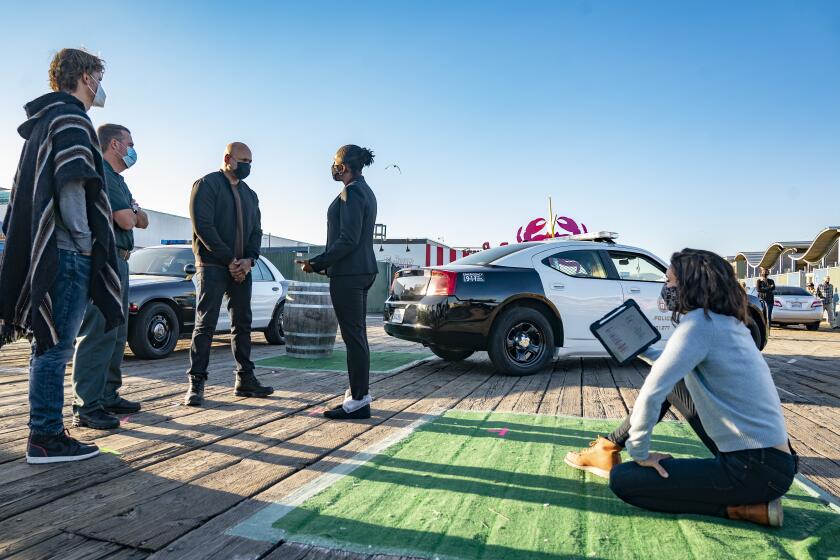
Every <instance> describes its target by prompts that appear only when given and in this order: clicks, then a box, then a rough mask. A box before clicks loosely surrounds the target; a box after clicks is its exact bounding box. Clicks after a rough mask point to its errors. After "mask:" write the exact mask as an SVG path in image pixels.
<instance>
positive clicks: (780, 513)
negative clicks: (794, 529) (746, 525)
mask: <svg viewBox="0 0 840 560" xmlns="http://www.w3.org/2000/svg"><path fill="white" fill-rule="evenodd" d="M784 513H785V512H784V510H782V500H781V499H777V500H773V501H772V502H769V503H766V504H751V505H748V506H727V507H726V517H728V518H729V519H740V520H742V521H750V522H752V523H758V524H759V525H767V526H769V527H781V526H782V522H783V521H784V518H785V515H784Z"/></svg>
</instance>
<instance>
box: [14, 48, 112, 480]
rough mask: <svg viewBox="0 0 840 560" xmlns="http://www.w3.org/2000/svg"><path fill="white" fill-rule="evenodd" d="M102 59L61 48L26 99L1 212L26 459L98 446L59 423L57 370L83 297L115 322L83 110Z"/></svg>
mask: <svg viewBox="0 0 840 560" xmlns="http://www.w3.org/2000/svg"><path fill="white" fill-rule="evenodd" d="M104 71H105V63H104V62H103V61H102V59H100V58H99V57H97V56H95V55H92V54H90V53H89V52H87V51H84V50H81V49H62V50H61V51H59V52H58V53H56V55H55V57H54V58H53V60H52V63H51V64H50V68H49V81H50V88H51V89H52V91H51V92H50V93H47V94H45V95H42V96H40V97H38V98H37V99H34V100H32V101H30V102H29V103H27V104H26V106H25V109H26V117H27V120H26V122H24V123H23V124H22V125H21V126H20V127H18V133H19V134H20V135H21V137H22V138H23V139H24V145H23V150H22V152H21V157H20V162H19V163H18V167H17V173H16V174H15V180H14V184H13V186H12V194H11V200H10V203H9V208H8V210H7V213H6V218H5V219H4V220H3V232H4V233H5V234H6V247H5V256H4V259H3V262H2V264H0V345H2V344H4V343H7V342H10V341H13V340H16V339H18V338H20V337H21V336H26V335H31V336H32V359H31V361H30V372H29V442H28V444H27V448H26V461H27V462H28V463H37V464H44V463H60V462H65V461H80V460H82V459H87V458H90V457H93V456H95V455H96V454H98V453H99V449H98V448H97V447H96V445H92V444H88V443H83V442H80V441H78V440H76V439H74V438H72V437H70V436H69V434H68V433H67V432H66V431H65V429H64V420H63V417H62V407H63V405H64V370H65V368H66V366H67V362H68V361H69V360H70V358H71V357H72V355H73V342H74V340H75V339H76V335H77V334H78V332H79V326H80V325H81V323H82V319H83V318H84V314H85V310H86V308H87V306H88V303H89V302H91V301H92V302H93V305H95V306H96V307H97V308H98V309H99V311H100V313H102V316H103V330H111V329H114V328H115V327H117V326H119V325H120V324H121V323H122V322H124V321H125V315H124V313H123V310H122V306H121V301H120V295H121V294H120V291H121V286H120V281H119V272H118V271H119V265H118V264H117V248H116V246H115V243H114V230H113V227H112V225H111V222H112V217H111V206H110V203H109V202H108V195H107V191H106V185H105V180H104V176H105V168H104V164H103V161H102V153H101V151H100V150H99V148H98V147H97V146H96V144H97V143H98V140H97V136H96V130H95V129H94V128H93V124H92V123H91V120H90V117H88V115H87V112H88V111H89V110H90V108H91V107H94V106H99V107H101V106H102V105H103V104H104V102H105V90H104V89H103V87H102V79H103V75H104Z"/></svg>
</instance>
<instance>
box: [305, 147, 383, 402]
mask: <svg viewBox="0 0 840 560" xmlns="http://www.w3.org/2000/svg"><path fill="white" fill-rule="evenodd" d="M372 162H373V153H372V152H371V151H370V150H368V149H367V148H360V147H359V146H354V145H348V146H342V147H341V148H340V149H339V150H338V153H337V154H336V156H335V163H334V164H333V166H332V175H333V179H335V180H336V181H341V182H343V183H344V189H343V190H342V191H341V193H340V194H339V195H338V196H337V197H336V198H335V200H334V201H333V203H332V204H331V205H330V208H329V210H328V211H327V248H326V250H325V251H324V253H322V254H320V255H318V256H317V257H315V258H313V259H311V260H309V261H300V262H301V264H302V265H303V267H302V268H303V270H304V271H306V272H324V273H326V275H327V276H329V277H330V295H331V296H332V304H333V308H334V309H335V315H336V318H337V319H338V325H339V328H340V329H341V337H342V338H343V339H344V344H345V345H346V347H347V373H348V375H349V377H350V389H348V390H347V392H346V393H345V395H344V402H343V403H342V405H341V406H338V407H336V408H334V409H333V410H327V411H326V412H324V416H326V417H327V418H332V419H358V418H370V402H371V397H370V391H369V384H370V347H369V346H368V340H367V325H366V321H365V315H366V312H367V294H368V290H370V287H371V286H372V285H373V282H374V280H376V273H377V270H378V268H377V265H376V257H375V255H374V253H373V229H374V224H375V223H376V195H374V194H373V191H372V190H371V188H370V187H369V186H368V184H367V183H366V182H365V178H364V177H363V176H362V168H363V167H366V166H368V165H370V164H371V163H372Z"/></svg>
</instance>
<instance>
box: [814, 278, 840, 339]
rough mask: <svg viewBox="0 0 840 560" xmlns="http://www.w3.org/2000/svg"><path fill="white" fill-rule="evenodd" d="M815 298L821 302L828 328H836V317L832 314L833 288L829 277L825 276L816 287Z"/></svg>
mask: <svg viewBox="0 0 840 560" xmlns="http://www.w3.org/2000/svg"><path fill="white" fill-rule="evenodd" d="M817 297H818V298H820V299H821V300H822V304H823V309H825V316H826V320H827V321H828V326H829V328H832V329H836V328H838V325H837V316H836V314H835V313H834V286H833V285H832V284H831V278H830V277H828V276H826V277H825V280H823V282H822V283H821V284H820V285H819V286H817Z"/></svg>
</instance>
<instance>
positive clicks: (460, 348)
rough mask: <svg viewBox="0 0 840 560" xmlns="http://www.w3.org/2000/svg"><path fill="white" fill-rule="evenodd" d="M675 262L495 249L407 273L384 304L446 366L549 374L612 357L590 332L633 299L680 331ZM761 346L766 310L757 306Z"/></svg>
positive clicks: (616, 249) (558, 243)
mask: <svg viewBox="0 0 840 560" xmlns="http://www.w3.org/2000/svg"><path fill="white" fill-rule="evenodd" d="M666 269H667V263H665V262H664V261H662V260H661V259H659V258H658V257H656V255H654V254H652V253H650V252H648V251H645V250H644V249H640V248H637V247H629V246H626V245H617V244H615V243H614V236H612V235H609V234H607V233H606V232H602V233H601V234H586V235H581V236H574V237H569V238H559V239H553V240H550V241H541V242H532V243H520V244H517V245H506V246H502V247H496V248H493V249H488V250H485V251H481V252H479V253H475V254H472V255H469V256H467V257H464V258H462V259H460V260H457V261H455V262H453V263H451V264H448V265H443V266H439V267H431V268H423V269H417V270H401V271H399V272H398V273H397V277H396V278H395V279H394V282H393V284H392V285H391V294H390V296H389V298H388V301H387V302H386V303H385V332H387V333H388V334H390V335H391V336H394V337H396V338H401V339H405V340H412V341H415V342H420V343H422V344H424V345H426V346H428V347H429V349H430V350H431V351H432V352H434V353H435V354H436V355H438V356H440V357H441V358H443V359H445V360H462V359H464V358H466V357H467V356H469V355H470V354H472V353H473V352H475V351H478V350H486V351H487V352H488V353H489V354H490V359H491V361H492V362H493V365H494V366H495V367H496V369H497V370H499V371H502V372H505V373H510V374H513V375H529V374H532V373H536V372H538V371H541V370H542V368H544V367H545V366H546V364H547V363H548V362H549V361H550V360H551V359H552V357H553V356H607V355H608V354H607V353H606V350H605V349H604V347H603V346H602V345H601V343H600V342H598V340H597V339H596V338H595V337H594V336H593V334H592V332H591V331H590V329H589V327H590V325H591V324H592V323H593V322H595V321H596V320H598V319H600V318H601V317H603V316H604V315H605V314H606V313H607V312H609V311H610V310H612V309H614V308H615V307H617V306H619V305H620V304H621V303H622V302H624V301H625V300H626V299H633V300H635V301H636V303H638V304H639V306H640V307H641V309H642V311H643V312H644V313H645V314H646V315H647V317H648V319H650V321H651V322H652V323H653V325H654V326H656V328H657V329H659V331H660V333H661V335H662V341H661V342H660V343H659V344H660V345H662V344H664V341H665V340H667V339H668V338H669V337H670V336H671V333H672V332H673V330H674V325H673V324H672V323H671V312H670V311H667V310H666V308H665V305H664V302H663V301H662V300H661V298H660V292H661V291H662V286H663V284H664V282H665V270H666ZM749 303H750V306H749V313H750V324H749V325H748V326H749V329H750V332H751V334H752V336H753V339H754V340H755V343H756V345H757V346H758V347H759V348H763V347H764V345H765V343H766V340H767V336H766V324H765V320H764V307H763V306H762V304H761V302H760V301H758V299H757V298H755V297H750V298H749Z"/></svg>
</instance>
